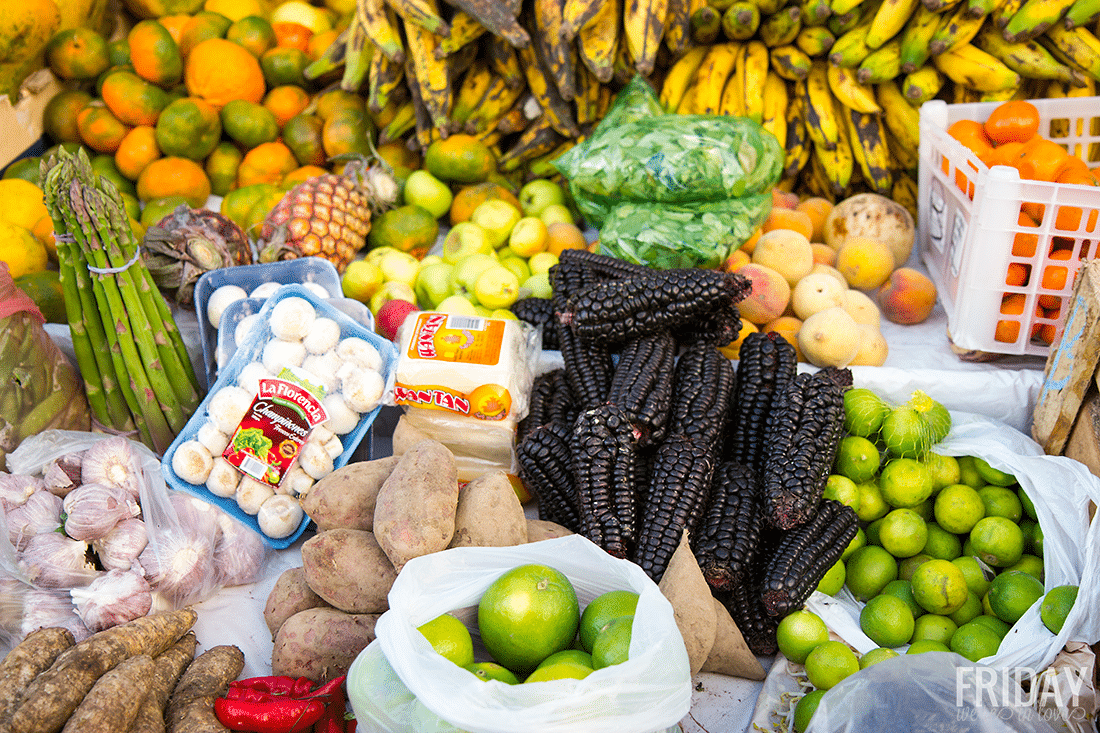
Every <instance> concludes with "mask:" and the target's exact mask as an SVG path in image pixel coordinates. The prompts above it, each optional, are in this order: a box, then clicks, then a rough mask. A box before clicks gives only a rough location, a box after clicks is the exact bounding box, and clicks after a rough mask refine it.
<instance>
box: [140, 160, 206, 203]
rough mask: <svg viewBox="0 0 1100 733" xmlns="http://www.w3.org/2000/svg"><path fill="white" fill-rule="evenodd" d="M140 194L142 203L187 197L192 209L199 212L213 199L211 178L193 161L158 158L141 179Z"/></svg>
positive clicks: (147, 167)
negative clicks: (171, 197) (211, 196)
mask: <svg viewBox="0 0 1100 733" xmlns="http://www.w3.org/2000/svg"><path fill="white" fill-rule="evenodd" d="M137 194H138V198H139V199H141V200H142V201H156V200H157V199H162V198H167V197H169V196H183V197H184V198H185V199H187V204H188V206H190V207H191V208H193V209H198V208H201V207H203V206H205V205H206V200H207V199H208V198H210V179H209V178H207V177H206V171H204V170H203V169H202V166H200V165H199V164H198V163H196V162H195V161H193V160H191V159H190V158H177V157H168V158H158V159H157V160H154V161H153V162H152V163H150V164H149V165H147V166H145V170H143V171H142V172H141V175H140V176H138V181H137Z"/></svg>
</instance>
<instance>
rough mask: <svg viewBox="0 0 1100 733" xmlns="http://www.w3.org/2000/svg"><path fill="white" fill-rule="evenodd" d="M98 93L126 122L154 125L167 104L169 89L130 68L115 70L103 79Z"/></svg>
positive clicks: (116, 114) (120, 118) (115, 113)
mask: <svg viewBox="0 0 1100 733" xmlns="http://www.w3.org/2000/svg"><path fill="white" fill-rule="evenodd" d="M100 94H101V96H102V97H103V101H104V102H105V103H106V105H107V107H108V108H109V109H110V110H111V112H113V113H114V115H115V117H117V118H118V119H119V120H121V121H122V122H124V123H126V124H127V125H155V124H156V122H157V117H159V116H160V113H161V110H163V109H164V108H165V107H167V106H168V102H169V99H168V93H167V92H166V91H164V90H163V89H161V88H160V87H158V86H157V85H156V84H152V83H150V82H148V81H146V80H145V79H142V78H141V77H140V76H138V75H137V74H134V73H132V72H129V71H116V72H115V73H113V74H111V75H110V76H108V77H107V78H106V79H104V80H103V87H102V88H101V89H100Z"/></svg>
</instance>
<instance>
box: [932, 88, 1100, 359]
mask: <svg viewBox="0 0 1100 733" xmlns="http://www.w3.org/2000/svg"><path fill="white" fill-rule="evenodd" d="M1063 122H1064V121H1063ZM1053 124H1057V121H1052V125H1053ZM1039 126H1040V114H1039V110H1038V109H1036V107H1035V105H1033V104H1031V103H1030V102H1027V101H1010V102H1005V103H1003V104H1001V105H999V106H998V107H997V108H996V109H994V110H993V112H992V113H991V114H990V115H989V117H988V119H986V121H985V122H984V123H982V122H975V121H973V120H959V121H958V122H955V123H954V124H953V125H951V126H950V127H949V128H948V130H947V132H948V134H949V135H951V137H953V138H955V139H956V140H958V141H959V142H961V143H962V144H963V145H965V146H966V147H967V148H969V149H970V150H971V151H973V152H974V154H975V155H977V156H978V158H979V159H980V160H981V161H982V162H983V163H984V164H985V165H987V166H989V167H992V166H995V165H1005V166H1009V167H1012V168H1015V169H1016V170H1017V171H1019V173H1020V178H1021V179H1024V180H1031V181H1045V182H1049V183H1057V184H1070V185H1081V186H1100V167H1094V168H1092V169H1090V168H1089V164H1088V163H1087V162H1085V160H1084V159H1082V157H1080V156H1079V155H1074V154H1071V153H1070V152H1069V151H1068V150H1067V148H1066V146H1065V145H1063V144H1059V143H1057V142H1055V141H1053V140H1051V139H1048V138H1046V137H1044V136H1043V135H1042V134H1040V132H1039ZM1052 129H1053V128H1052ZM1089 157H1090V158H1091V157H1094V156H1092V155H1091V151H1090V155H1089ZM942 165H943V171H944V172H945V173H947V171H948V161H947V159H946V158H945V159H944V161H943V164H942ZM1094 165H1095V163H1094ZM970 167H971V168H974V166H973V164H970ZM955 185H956V186H958V187H959V189H960V190H962V191H963V192H965V193H966V194H967V195H968V196H969V197H970V198H971V199H973V198H974V182H973V181H972V180H970V179H969V178H967V175H966V173H965V172H964V171H961V170H958V169H956V171H955ZM1097 200H1098V201H1100V195H1098V197H1097ZM1098 213H1100V212H1098V209H1096V208H1092V209H1089V208H1085V209H1082V208H1080V207H1077V206H1058V207H1057V208H1056V211H1054V212H1051V216H1052V217H1053V220H1052V221H1048V222H1047V229H1046V231H1051V232H1053V236H1051V237H1050V240H1049V241H1050V244H1049V246H1047V247H1046V252H1045V253H1044V254H1045V257H1043V258H1040V259H1039V260H1038V263H1036V260H1035V257H1036V253H1037V251H1038V248H1039V242H1040V236H1039V228H1040V226H1041V225H1042V224H1043V221H1044V217H1045V216H1046V215H1047V212H1046V206H1045V205H1044V204H1041V203H1035V202H1023V203H1022V204H1021V205H1020V211H1019V215H1018V222H1017V223H1018V225H1019V226H1020V227H1023V228H1026V229H1035V230H1036V232H1035V233H1034V234H1032V233H1030V232H1027V231H1021V232H1019V233H1018V234H1016V236H1015V238H1014V240H1013V244H1012V257H1013V258H1014V259H1013V261H1011V262H1010V263H1009V265H1008V269H1007V272H1006V273H1005V284H1006V285H1008V286H1012V287H1015V288H1025V287H1028V286H1029V285H1034V283H1032V278H1033V277H1035V276H1039V277H1040V278H1041V279H1040V281H1039V283H1038V285H1039V287H1040V288H1041V289H1042V290H1044V291H1058V292H1060V293H1064V291H1065V290H1066V288H1067V286H1071V285H1072V284H1073V279H1072V278H1073V273H1075V272H1076V270H1077V267H1078V266H1079V264H1080V261H1081V260H1084V259H1088V258H1091V257H1095V256H1096V255H1097V252H1096V251H1095V250H1096V245H1095V239H1093V240H1092V241H1091V242H1090V241H1089V240H1088V239H1085V240H1083V241H1082V237H1081V236H1078V235H1083V234H1087V233H1090V232H1094V230H1095V229H1096V225H1097V216H1098ZM1078 242H1081V244H1080V250H1079V251H1076V250H1077V245H1078ZM1055 261H1061V262H1066V263H1067V264H1066V265H1060V264H1053V262H1055ZM1033 263H1036V265H1037V266H1035V267H1033ZM1039 265H1041V272H1040V267H1039ZM1033 270H1034V272H1033ZM1064 299H1065V295H1064V294H1063V295H1055V294H1052V293H1041V294H1039V295H1038V296H1037V297H1036V299H1035V303H1034V313H1033V316H1034V317H1033V318H1032V319H1031V320H1032V326H1031V333H1030V335H1029V338H1030V339H1032V340H1033V341H1037V342H1039V343H1042V344H1045V345H1048V346H1049V345H1051V344H1052V343H1053V342H1054V339H1055V336H1056V335H1057V323H1058V321H1059V318H1060V316H1061V315H1062V313H1061V309H1062V306H1063V300H1064ZM1026 307H1027V296H1026V295H1025V294H1024V293H1022V292H1018V291H1009V292H1006V293H1005V294H1004V296H1003V298H1002V300H1001V308H1000V312H1001V313H1002V314H1004V315H1011V316H1021V315H1023V314H1024V310H1025V308H1026ZM1023 320H1024V322H1027V320H1028V319H1026V318H1025V319H1023ZM1020 328H1021V321H1020V320H1018V319H1002V320H999V321H998V322H997V326H996V330H995V332H994V339H995V340H996V341H999V342H1002V343H1015V342H1016V341H1017V339H1018V338H1019V335H1020Z"/></svg>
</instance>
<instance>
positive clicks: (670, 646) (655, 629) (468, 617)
mask: <svg viewBox="0 0 1100 733" xmlns="http://www.w3.org/2000/svg"><path fill="white" fill-rule="evenodd" d="M527 563H539V564H543V565H548V566H550V567H553V568H556V569H557V570H559V571H561V572H562V573H564V574H565V575H566V576H567V577H568V578H569V580H570V581H571V582H572V583H573V587H574V588H575V589H576V591H577V599H578V600H579V602H580V605H581V608H584V606H585V605H587V604H588V602H589V601H591V600H592V599H593V598H595V597H596V596H598V595H600V594H602V593H605V592H607V591H611V590H632V591H635V592H637V593H638V594H639V599H638V607H637V610H636V613H635V620H634V625H633V629H632V634H631V641H630V658H629V659H628V660H627V661H625V662H623V663H621V664H617V665H613V666H610V667H605V668H603V669H598V670H596V671H595V672H593V673H592V674H590V675H589V676H588V677H586V678H585V679H583V680H573V679H565V680H553V681H549V682H545V683H539V684H533V685H506V684H503V683H500V682H496V681H490V682H484V681H482V680H480V679H478V678H477V677H475V676H474V675H472V674H470V673H469V672H467V671H466V670H463V669H461V668H459V667H457V666H456V665H454V664H453V663H451V662H449V661H447V660H446V659H444V658H443V657H441V656H439V655H438V654H436V653H435V652H434V651H433V650H432V647H431V645H430V644H429V643H428V641H427V639H425V638H424V636H423V635H422V634H421V633H420V632H419V631H417V627H418V626H420V625H421V624H423V623H425V622H427V621H430V620H431V619H433V618H435V617H436V616H439V615H440V614H443V613H448V612H450V613H453V614H454V615H456V616H458V617H459V618H460V619H462V621H463V622H464V623H466V625H467V627H468V628H470V630H471V633H472V635H473V637H474V649H475V654H476V655H477V656H478V658H479V659H481V658H484V659H488V657H487V656H484V653H483V647H482V646H481V644H480V639H479V637H478V635H477V623H476V618H477V603H478V600H479V599H480V598H481V595H482V593H483V592H484V591H485V590H486V589H487V588H488V587H489V585H490V584H491V583H492V582H493V581H494V580H496V578H498V577H499V576H500V575H502V574H503V573H505V572H506V571H508V570H511V569H512V568H514V567H516V566H518V565H524V564H527ZM389 606H390V609H389V610H388V611H387V612H386V613H384V614H383V615H382V617H381V618H379V619H378V623H377V625H376V626H375V633H376V634H377V642H376V643H377V644H378V648H379V649H380V651H381V652H382V653H383V654H384V655H385V660H383V661H385V662H388V664H389V665H391V666H392V668H393V671H394V672H395V673H396V675H397V677H399V678H400V681H401V682H403V683H404V685H405V686H406V687H407V688H408V690H409V692H410V693H411V695H412V697H415V698H416V700H415V703H416V705H423V707H424V708H426V709H427V710H429V711H431V712H432V713H434V714H435V715H436V716H438V717H439V718H441V719H442V720H443V721H445V722H446V723H448V724H449V725H450V727H446V726H444V727H438V728H437V727H419V726H420V725H422V724H423V721H422V720H421V722H420V723H418V722H417V718H419V717H420V716H416V717H412V718H411V717H410V716H409V714H408V707H407V706H409V705H410V704H412V702H413V701H411V700H410V699H409V697H408V696H405V695H404V694H403V693H402V694H396V695H390V696H387V698H385V699H379V698H377V697H375V698H373V699H371V693H370V688H372V687H373V686H374V684H375V683H374V682H372V681H371V679H370V674H369V673H368V672H367V671H366V670H365V669H364V667H363V665H359V668H360V669H363V670H364V671H363V673H362V674H349V676H348V695H349V698H350V699H351V701H352V706H353V708H354V709H355V712H356V715H357V717H358V719H359V725H360V728H361V729H363V730H367V731H393V732H406V731H408V732H411V731H418V732H419V731H438V732H439V733H442V732H443V731H454V730H456V729H457V730H461V731H469V732H470V733H515V731H516V730H517V727H516V726H517V724H518V725H520V727H521V728H522V729H523V731H524V733H565V732H567V731H568V732H570V733H572V732H574V731H578V730H583V731H585V733H624V732H629V733H651V732H653V731H664V730H666V729H668V728H669V727H671V726H674V725H675V724H676V723H677V722H678V721H679V720H681V719H682V718H683V717H684V715H686V714H687V712H688V710H689V709H690V707H691V674H690V669H689V667H688V658H687V651H686V650H685V649H684V642H683V638H682V637H681V635H680V631H679V629H678V628H677V626H676V621H675V619H674V618H673V613H672V606H671V605H670V604H669V602H668V600H667V599H665V597H664V596H663V595H662V594H661V591H660V590H659V589H658V588H657V585H656V584H655V583H653V581H652V580H650V579H649V577H648V576H647V575H646V574H645V573H644V572H643V571H642V570H641V568H639V567H638V566H637V565H635V564H634V563H631V562H628V561H626V560H620V559H616V558H613V557H611V556H610V555H608V554H607V553H605V552H604V551H603V550H601V549H600V548H599V547H597V546H596V545H595V544H593V543H592V542H590V541H589V540H587V539H585V538H584V537H581V536H580V535H570V536H568V537H561V538H558V539H553V540H545V541H542V542H535V543H531V544H528V545H519V546H516V547H464V548H455V549H450V550H445V551H443V552H437V553H433V554H430V555H425V556H422V557H418V558H414V559H413V560H410V561H409V562H408V563H407V564H406V565H405V567H404V568H403V569H402V570H401V575H399V576H398V578H397V581H396V582H395V583H394V585H393V588H392V589H391V590H390V595H389ZM373 646H374V644H372V645H371V647H373ZM371 647H368V650H370V649H371ZM479 650H480V651H481V654H478V652H479ZM363 653H364V654H373V653H374V652H369V651H365V652H363ZM356 661H357V662H360V661H361V660H356ZM367 666H368V667H369V666H371V665H367ZM373 666H374V668H375V669H377V668H378V667H379V665H378V664H375V665H373ZM416 705H413V707H414V708H415V707H416ZM402 706H406V707H405V708H402ZM372 707H376V708H377V711H376V712H377V713H378V714H377V715H373V714H372V711H371V709H370V708H372Z"/></svg>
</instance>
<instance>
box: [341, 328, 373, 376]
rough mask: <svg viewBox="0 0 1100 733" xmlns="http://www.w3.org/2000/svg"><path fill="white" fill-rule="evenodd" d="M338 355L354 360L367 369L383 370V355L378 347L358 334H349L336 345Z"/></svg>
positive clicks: (346, 359)
mask: <svg viewBox="0 0 1100 733" xmlns="http://www.w3.org/2000/svg"><path fill="white" fill-rule="evenodd" d="M336 355H337V356H339V357H340V358H341V359H343V360H344V361H354V362H356V363H358V364H359V366H361V367H363V368H365V369H373V370H374V371H376V372H380V371H382V355H381V354H379V353H378V349H376V348H374V346H373V345H372V344H371V343H370V342H369V341H367V340H366V339H361V338H359V337H358V336H349V337H347V338H346V339H344V340H343V341H341V342H340V343H339V345H337V347H336Z"/></svg>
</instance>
